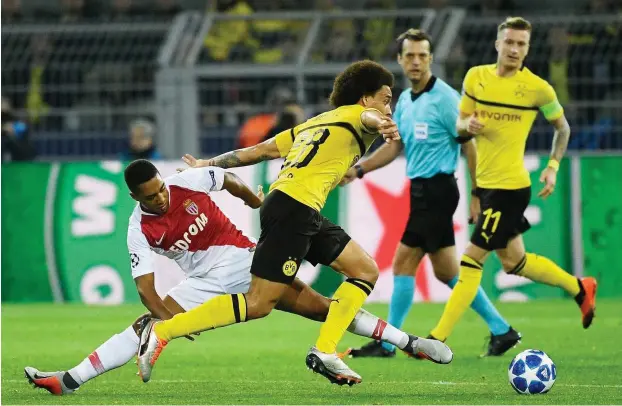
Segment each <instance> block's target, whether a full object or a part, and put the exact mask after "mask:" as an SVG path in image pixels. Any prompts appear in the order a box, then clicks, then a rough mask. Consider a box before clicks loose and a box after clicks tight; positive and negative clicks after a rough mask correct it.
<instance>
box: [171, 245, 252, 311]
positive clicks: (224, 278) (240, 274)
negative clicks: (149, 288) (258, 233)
mask: <svg viewBox="0 0 622 406" xmlns="http://www.w3.org/2000/svg"><path fill="white" fill-rule="evenodd" d="M244 251H245V252H246V254H243V253H241V255H236V257H237V258H236V260H235V261H229V262H228V263H227V264H226V265H223V266H220V267H216V268H212V269H210V271H209V272H207V273H202V274H197V275H192V276H188V277H187V278H186V279H184V280H183V281H182V282H180V283H179V284H178V285H177V286H175V287H174V288H172V289H171V290H170V291H169V292H168V293H167V296H170V297H171V298H172V299H173V300H175V301H176V302H177V303H178V304H179V305H180V306H181V307H182V308H183V309H184V310H186V311H188V310H190V309H193V308H195V307H197V306H198V305H200V304H203V303H205V302H207V301H208V300H210V299H211V298H213V297H215V296H220V295H224V294H228V293H246V292H248V289H249V287H250V284H251V272H250V270H251V263H252V262H253V253H252V252H249V251H248V250H244Z"/></svg>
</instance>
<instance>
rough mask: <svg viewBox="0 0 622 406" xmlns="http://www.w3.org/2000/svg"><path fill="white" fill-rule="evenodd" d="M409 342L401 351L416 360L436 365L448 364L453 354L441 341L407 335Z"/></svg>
mask: <svg viewBox="0 0 622 406" xmlns="http://www.w3.org/2000/svg"><path fill="white" fill-rule="evenodd" d="M408 338H409V341H408V344H407V345H406V347H404V349H403V351H404V352H406V353H407V354H409V355H410V356H414V357H416V358H425V359H428V360H430V361H432V362H435V363H437V364H449V363H450V362H451V361H452V360H453V359H454V353H453V352H452V351H451V349H450V348H449V347H448V346H447V344H445V343H444V342H442V341H439V340H435V339H432V338H423V337H417V336H413V335H410V334H409V335H408Z"/></svg>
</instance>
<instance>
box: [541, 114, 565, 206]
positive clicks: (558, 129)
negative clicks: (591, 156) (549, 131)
mask: <svg viewBox="0 0 622 406" xmlns="http://www.w3.org/2000/svg"><path fill="white" fill-rule="evenodd" d="M550 123H551V124H553V127H555V134H554V135H553V147H552V149H551V159H550V160H549V163H548V165H547V166H546V168H544V170H543V171H542V174H540V182H541V183H544V187H543V188H542V190H541V191H540V193H538V196H539V197H542V198H544V199H546V198H547V197H549V196H550V195H551V194H553V192H554V191H555V185H556V184H557V170H558V169H559V163H560V162H561V160H562V158H563V157H564V154H565V153H566V149H567V148H568V141H569V140H570V125H569V124H568V120H566V116H564V115H563V114H562V116H561V117H559V118H556V119H555V120H551V121H550Z"/></svg>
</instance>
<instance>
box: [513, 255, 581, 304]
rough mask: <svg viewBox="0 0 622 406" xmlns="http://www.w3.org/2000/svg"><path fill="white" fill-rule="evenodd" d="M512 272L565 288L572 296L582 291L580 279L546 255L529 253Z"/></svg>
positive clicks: (535, 280)
mask: <svg viewBox="0 0 622 406" xmlns="http://www.w3.org/2000/svg"><path fill="white" fill-rule="evenodd" d="M510 273H513V274H516V275H520V276H524V277H525V278H527V279H531V280H532V281H534V282H540V283H545V284H547V285H551V286H557V287H560V288H562V289H564V290H565V291H566V292H568V293H569V294H570V295H571V296H572V297H575V296H577V295H578V294H579V292H580V291H581V288H580V287H579V281H578V280H577V278H575V277H574V276H572V275H570V274H569V273H568V272H566V271H564V270H563V269H561V268H560V267H559V266H557V264H556V263H555V262H553V261H551V260H550V259H548V258H546V257H541V256H540V255H536V254H531V253H527V254H525V257H524V258H523V260H522V261H521V262H520V263H519V264H518V266H516V268H514V269H513V270H512V271H511V272H510Z"/></svg>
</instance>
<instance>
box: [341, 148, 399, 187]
mask: <svg viewBox="0 0 622 406" xmlns="http://www.w3.org/2000/svg"><path fill="white" fill-rule="evenodd" d="M402 149H404V144H402V143H401V141H397V142H391V143H390V144H384V145H382V146H380V148H378V149H377V150H376V151H374V153H373V154H371V155H370V156H369V158H367V159H366V160H364V161H363V162H361V163H360V164H357V165H354V166H353V167H352V168H350V169H348V172H346V174H345V176H344V177H343V179H342V180H341V182H339V185H341V186H344V185H347V184H348V183H350V182H352V181H353V180H354V179H356V178H362V177H363V175H364V174H366V173H367V172H371V171H375V170H376V169H379V168H382V167H383V166H386V165H388V164H389V163H391V162H393V160H394V159H395V158H397V157H398V156H399V155H400V152H401V151H402Z"/></svg>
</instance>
